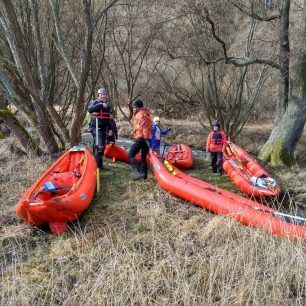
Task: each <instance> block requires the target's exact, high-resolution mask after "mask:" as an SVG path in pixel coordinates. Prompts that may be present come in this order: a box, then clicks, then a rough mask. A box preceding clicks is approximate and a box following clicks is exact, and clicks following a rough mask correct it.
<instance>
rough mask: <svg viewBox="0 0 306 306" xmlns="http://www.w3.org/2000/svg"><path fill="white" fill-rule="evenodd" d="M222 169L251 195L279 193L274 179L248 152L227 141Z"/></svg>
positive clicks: (242, 189) (273, 194)
mask: <svg viewBox="0 0 306 306" xmlns="http://www.w3.org/2000/svg"><path fill="white" fill-rule="evenodd" d="M222 165H223V169H224V171H225V172H226V173H227V174H228V176H229V177H230V178H231V180H232V181H233V182H234V183H235V185H237V187H238V188H239V189H240V190H241V191H242V192H244V193H246V194H248V195H252V196H275V195H278V194H279V193H280V188H279V186H278V185H277V183H276V181H275V180H274V179H273V178H272V177H270V175H269V174H268V172H267V171H266V170H265V169H263V168H262V167H261V166H260V165H259V164H258V163H257V162H256V161H255V160H254V159H253V158H252V157H251V156H250V155H249V154H247V153H246V152H245V151H244V150H243V149H241V148H240V147H238V146H237V145H235V144H234V143H232V142H230V141H228V142H227V145H226V149H225V152H224V154H223V161H222Z"/></svg>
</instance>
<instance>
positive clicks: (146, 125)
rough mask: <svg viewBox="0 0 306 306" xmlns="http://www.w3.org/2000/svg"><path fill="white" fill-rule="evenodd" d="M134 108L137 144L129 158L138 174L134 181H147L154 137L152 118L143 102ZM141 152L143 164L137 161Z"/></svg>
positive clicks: (139, 102) (138, 101) (131, 150)
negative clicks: (152, 138)
mask: <svg viewBox="0 0 306 306" xmlns="http://www.w3.org/2000/svg"><path fill="white" fill-rule="evenodd" d="M133 107H134V121H133V133H134V139H135V142H134V143H133V145H132V146H131V148H130V151H129V155H128V157H129V160H130V162H131V165H132V167H133V168H134V169H135V170H137V172H138V175H137V176H135V178H134V180H135V181H137V180H146V179H147V177H148V166H147V155H148V153H149V147H150V139H151V135H152V118H151V116H150V111H149V110H148V109H147V108H145V107H144V105H143V102H142V100H136V101H135V102H134V104H133ZM139 151H140V152H141V164H139V163H138V162H137V160H136V159H135V156H136V154H137V153H138V152H139Z"/></svg>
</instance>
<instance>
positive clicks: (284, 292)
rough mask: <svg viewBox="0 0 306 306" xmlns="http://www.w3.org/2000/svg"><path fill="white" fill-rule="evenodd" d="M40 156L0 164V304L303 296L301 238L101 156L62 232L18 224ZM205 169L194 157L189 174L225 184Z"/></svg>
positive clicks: (259, 301)
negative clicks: (92, 190) (88, 200)
mask: <svg viewBox="0 0 306 306" xmlns="http://www.w3.org/2000/svg"><path fill="white" fill-rule="evenodd" d="M48 162H50V161H46V160H44V159H43V158H36V159H32V160H31V159H25V158H19V159H18V158H13V157H12V160H11V162H10V163H8V164H6V165H5V166H6V167H5V169H4V168H1V170H0V182H1V191H2V192H1V218H0V220H1V223H0V225H1V234H0V237H1V252H0V261H1V265H0V268H1V287H0V299H1V304H4V305H17V304H18V305H19V304H27V305H42V304H46V303H47V304H61V305H80V304H83V305H129V304H134V305H178V304H181V305H183V304H184V305H212V304H219V305H237V304H243V305H246V304H249V303H250V301H252V304H256V305H265V304H268V303H270V304H272V305H273V304H276V303H278V304H280V305H290V304H297V305H299V304H300V302H301V301H302V300H303V299H304V298H305V294H306V291H305V288H306V283H305V282H306V278H305V276H306V275H305V271H306V270H305V262H306V247H305V244H303V243H301V242H296V243H293V242H292V241H289V240H286V239H281V238H276V237H272V236H271V235H269V234H267V233H266V232H265V231H261V230H256V229H253V228H248V227H245V226H243V225H241V224H240V223H237V222H235V221H233V220H231V219H229V218H227V217H224V216H218V215H214V214H212V213H210V212H207V211H205V210H203V209H201V208H198V207H195V206H193V205H191V204H189V203H186V202H184V201H182V200H180V199H177V198H174V197H172V196H171V195H170V194H168V193H166V192H164V191H162V190H161V188H160V187H159V186H158V185H157V184H156V181H155V179H154V176H153V174H152V173H151V172H150V174H149V179H148V180H147V181H141V182H134V181H133V180H132V177H133V176H134V173H133V172H132V171H131V167H130V166H129V165H126V164H123V163H110V162H109V161H107V167H108V168H110V171H107V172H103V173H102V174H101V192H100V194H99V195H96V196H95V198H94V200H93V202H92V204H91V206H90V207H89V209H88V210H87V211H86V212H85V213H84V214H83V215H82V216H81V218H80V219H79V221H78V222H74V223H70V224H69V232H68V233H66V234H64V235H61V236H53V235H50V234H49V231H48V230H47V229H46V228H37V227H31V226H28V225H27V224H25V223H24V222H22V221H21V220H18V219H17V217H16V216H15V214H14V207H15V204H16V202H17V201H18V199H19V197H20V196H21V194H22V193H23V192H24V190H25V188H26V187H27V186H28V185H30V184H31V182H32V181H33V180H34V179H35V178H36V177H38V176H39V174H40V173H41V171H42V170H43V168H45V164H46V163H48ZM21 169H22V172H21ZM207 169H209V164H208V162H206V161H205V160H203V159H201V158H200V159H196V163H195V169H194V170H192V171H191V172H190V174H192V175H194V176H200V177H201V178H202V179H206V180H210V179H211V182H212V183H214V184H219V185H220V186H221V187H223V188H227V187H228V186H226V185H227V183H228V178H227V177H226V176H223V177H222V178H220V179H219V177H213V176H211V177H208V174H206V171H207ZM17 173H18V175H17ZM21 179H22V180H23V181H21ZM288 262H289V263H290V264H288Z"/></svg>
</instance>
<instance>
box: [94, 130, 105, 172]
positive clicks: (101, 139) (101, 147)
mask: <svg viewBox="0 0 306 306" xmlns="http://www.w3.org/2000/svg"><path fill="white" fill-rule="evenodd" d="M91 132H92V136H93V138H94V145H93V151H94V154H95V157H96V159H97V160H96V162H97V165H98V167H99V168H102V167H103V156H104V151H105V145H106V129H102V128H99V129H98V147H97V145H96V129H95V128H94V129H92V131H91ZM96 150H98V151H97V152H96Z"/></svg>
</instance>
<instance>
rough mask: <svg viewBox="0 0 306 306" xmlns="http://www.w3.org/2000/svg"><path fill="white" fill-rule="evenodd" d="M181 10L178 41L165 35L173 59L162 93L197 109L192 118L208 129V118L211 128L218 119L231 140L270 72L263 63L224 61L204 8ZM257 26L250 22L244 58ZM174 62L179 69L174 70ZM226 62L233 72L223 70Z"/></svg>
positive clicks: (249, 52) (224, 53) (220, 42)
mask: <svg viewBox="0 0 306 306" xmlns="http://www.w3.org/2000/svg"><path fill="white" fill-rule="evenodd" d="M185 11H187V12H188V15H186V16H184V17H182V18H181V20H179V21H176V27H175V30H176V31H180V33H179V35H180V36H179V38H177V35H176V39H172V38H171V37H169V36H167V37H166V38H165V39H164V41H165V42H166V44H165V52H167V53H168V55H169V56H170V57H171V58H172V59H174V63H173V64H171V63H170V64H168V65H167V66H168V67H171V70H172V71H173V72H172V75H174V77H173V79H172V80H171V79H169V78H168V79H167V77H166V75H167V73H166V72H163V73H161V74H160V76H161V78H162V79H163V82H164V83H165V84H166V86H165V90H167V91H168V92H170V91H171V94H172V95H174V96H176V97H177V99H178V100H179V101H182V102H183V103H187V104H188V105H192V104H193V105H198V107H197V108H198V109H199V110H200V112H199V113H198V112H197V110H196V109H194V106H193V107H192V108H193V111H192V113H193V114H196V115H197V117H198V119H199V121H200V123H201V125H202V126H203V127H204V128H205V129H209V128H210V124H209V125H207V119H208V121H209V123H211V122H212V121H213V120H215V119H218V120H220V121H221V123H222V125H223V126H224V127H225V129H226V131H227V133H228V135H229V136H230V137H231V138H235V137H237V135H238V134H239V133H240V131H241V130H242V128H243V126H244V125H245V123H246V122H247V120H248V118H249V116H250V114H251V113H252V110H253V109H254V107H255V106H256V104H257V103H258V101H259V97H260V93H261V90H262V88H263V85H264V83H265V81H266V80H267V78H268V77H269V69H267V64H266V65H262V67H260V68H254V67H251V66H249V65H239V64H238V59H235V58H234V57H230V56H228V54H227V53H228V46H227V44H226V42H225V41H224V40H222V39H221V38H220V37H219V35H218V34H217V26H216V24H215V22H214V21H213V20H212V18H211V16H210V13H209V11H208V9H207V8H205V7H202V6H199V5H197V4H196V3H190V4H189V5H188V6H187V9H185ZM230 17H232V16H230ZM227 18H229V17H227ZM232 18H233V17H232ZM227 22H229V20H227ZM256 26H257V21H256V20H255V19H254V18H252V19H250V30H249V34H248V36H247V38H246V42H245V51H244V58H245V59H248V58H250V57H251V55H252V52H253V51H252V47H253V44H254V36H255V33H256ZM178 29H179V30H178ZM210 33H212V35H211V34H210ZM176 34H177V33H176ZM231 34H232V33H231ZM172 36H173V37H175V36H174V35H172ZM178 40H179V41H180V45H179V46H178V45H177V41H178ZM220 45H221V46H222V48H221V49H220ZM178 60H179V66H181V67H184V69H183V70H182V69H176V68H175V66H178ZM229 62H233V63H235V64H236V66H237V68H235V69H233V68H232V67H227V65H226V64H228V63H229ZM263 64H264V63H263ZM165 73H166V74H165ZM248 75H252V77H253V78H254V79H255V80H256V81H255V82H254V85H253V86H248V87H246V79H247V76H248Z"/></svg>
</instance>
